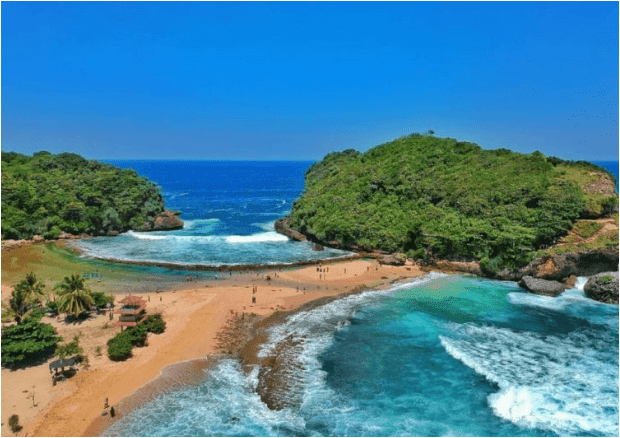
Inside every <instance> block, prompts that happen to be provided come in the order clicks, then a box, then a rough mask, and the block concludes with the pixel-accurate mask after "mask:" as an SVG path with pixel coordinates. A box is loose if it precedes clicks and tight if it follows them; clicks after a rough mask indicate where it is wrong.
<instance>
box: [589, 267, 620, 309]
mask: <svg viewBox="0 0 620 438" xmlns="http://www.w3.org/2000/svg"><path fill="white" fill-rule="evenodd" d="M583 291H584V292H585V293H586V296H587V297H588V298H591V299H593V300H596V301H600V302H601V303H608V304H618V272H601V273H600V274H597V275H593V276H592V277H590V278H588V281H587V283H586V284H585V286H584V287H583Z"/></svg>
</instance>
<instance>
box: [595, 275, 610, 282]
mask: <svg viewBox="0 0 620 438" xmlns="http://www.w3.org/2000/svg"><path fill="white" fill-rule="evenodd" d="M613 279H614V277H612V276H611V275H604V276H602V277H599V278H598V281H599V283H603V284H607V283H610V282H611V281H612V280H613Z"/></svg>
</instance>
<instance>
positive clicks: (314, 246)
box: [312, 243, 325, 251]
mask: <svg viewBox="0 0 620 438" xmlns="http://www.w3.org/2000/svg"><path fill="white" fill-rule="evenodd" d="M312 249H313V250H314V251H323V250H324V249H325V247H324V246H323V245H321V244H320V243H315V244H314V245H312Z"/></svg>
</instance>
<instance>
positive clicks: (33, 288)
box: [15, 272, 47, 305]
mask: <svg viewBox="0 0 620 438" xmlns="http://www.w3.org/2000/svg"><path fill="white" fill-rule="evenodd" d="M43 289H45V284H43V282H42V281H40V280H39V279H37V276H36V275H34V272H30V273H28V274H26V278H25V279H24V280H22V281H20V282H19V283H17V284H16V285H15V290H16V291H18V292H20V293H22V294H23V295H24V297H25V299H26V301H28V303H29V304H32V305H34V304H41V303H42V302H43V300H44V299H45V298H46V297H47V294H46V293H45V291H44V290H43Z"/></svg>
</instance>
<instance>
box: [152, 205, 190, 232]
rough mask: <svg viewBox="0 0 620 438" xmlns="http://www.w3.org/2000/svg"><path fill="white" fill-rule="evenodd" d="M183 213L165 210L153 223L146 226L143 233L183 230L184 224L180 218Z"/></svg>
mask: <svg viewBox="0 0 620 438" xmlns="http://www.w3.org/2000/svg"><path fill="white" fill-rule="evenodd" d="M180 214H181V212H179V211H171V210H164V211H162V212H161V213H159V214H158V215H157V216H155V219H154V220H153V222H152V223H148V226H147V224H145V226H144V227H143V231H167V230H179V229H181V228H183V225H184V222H183V221H182V220H181V219H180V218H179V215H180Z"/></svg>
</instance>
